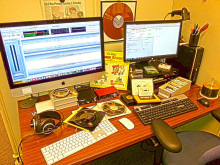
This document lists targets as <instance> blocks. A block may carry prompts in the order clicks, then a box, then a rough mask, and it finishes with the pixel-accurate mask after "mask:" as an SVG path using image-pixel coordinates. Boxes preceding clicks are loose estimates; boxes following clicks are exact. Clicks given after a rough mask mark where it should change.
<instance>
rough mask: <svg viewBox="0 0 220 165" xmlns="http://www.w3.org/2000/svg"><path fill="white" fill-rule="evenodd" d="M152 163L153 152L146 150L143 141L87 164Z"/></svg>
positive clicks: (121, 164) (139, 164) (141, 164)
mask: <svg viewBox="0 0 220 165" xmlns="http://www.w3.org/2000/svg"><path fill="white" fill-rule="evenodd" d="M103 164H104V165H144V164H146V165H152V164H153V152H148V151H144V150H142V148H141V143H138V144H135V145H133V146H130V147H128V148H125V149H123V150H120V151H117V152H115V153H112V154H110V155H107V156H105V157H103V158H100V159H98V160H94V161H92V162H89V163H87V164H86V165H103Z"/></svg>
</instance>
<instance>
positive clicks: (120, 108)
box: [101, 101, 126, 116]
mask: <svg viewBox="0 0 220 165" xmlns="http://www.w3.org/2000/svg"><path fill="white" fill-rule="evenodd" d="M101 108H102V110H103V111H104V112H105V113H106V114H107V116H116V115H121V114H123V113H125V112H126V107H125V106H124V105H122V104H119V103H116V102H114V101H109V102H106V103H103V104H102V106H101Z"/></svg>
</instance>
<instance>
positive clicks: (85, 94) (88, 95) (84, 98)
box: [78, 88, 97, 105]
mask: <svg viewBox="0 0 220 165" xmlns="http://www.w3.org/2000/svg"><path fill="white" fill-rule="evenodd" d="M96 101H97V96H96V94H95V92H94V90H93V89H92V88H88V89H82V90H79V91H78V102H79V105H83V104H89V103H94V102H96Z"/></svg>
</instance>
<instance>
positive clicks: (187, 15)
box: [164, 7, 190, 21]
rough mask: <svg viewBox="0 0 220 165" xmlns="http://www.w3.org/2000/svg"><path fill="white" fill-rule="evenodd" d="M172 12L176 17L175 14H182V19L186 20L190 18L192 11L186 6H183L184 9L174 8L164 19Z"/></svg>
mask: <svg viewBox="0 0 220 165" xmlns="http://www.w3.org/2000/svg"><path fill="white" fill-rule="evenodd" d="M169 14H171V16H172V17H174V16H175V15H180V16H182V21H186V20H190V12H189V11H188V10H187V9H186V8H185V7H183V8H182V10H174V11H172V12H170V13H168V14H167V15H166V16H165V18H164V20H165V19H166V17H167V16H168V15H169Z"/></svg>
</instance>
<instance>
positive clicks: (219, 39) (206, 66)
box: [174, 0, 220, 134]
mask: <svg viewBox="0 0 220 165" xmlns="http://www.w3.org/2000/svg"><path fill="white" fill-rule="evenodd" d="M182 7H186V8H187V9H188V10H189V11H190V14H191V19H190V20H189V21H185V22H184V23H183V28H182V35H183V37H184V39H185V41H187V42H188V41H189V36H190V31H191V28H193V26H194V24H195V23H196V24H197V23H198V24H199V25H200V26H203V25H204V24H206V23H209V28H208V29H207V30H206V31H205V32H204V33H202V35H201V36H200V40H199V46H202V47H204V49H205V51H204V55H203V59H202V63H201V67H200V71H199V75H198V79H197V82H196V84H198V85H200V86H202V85H203V83H204V82H210V81H211V79H212V77H214V78H215V83H216V84H217V85H218V86H220V72H219V71H220V65H219V64H220V56H219V52H220V47H219V43H220V31H219V28H220V22H219V20H220V14H219V10H220V1H219V0H211V1H210V0H175V1H174V10H179V9H182ZM219 94H220V92H219ZM219 127H220V124H219V123H218V122H217V121H216V120H215V119H214V118H213V117H212V116H211V115H208V116H205V117H203V118H201V119H198V120H196V121H193V122H191V123H189V124H186V125H184V126H182V127H180V130H181V131H182V130H184V131H186V130H203V131H207V132H210V133H213V134H217V133H218V130H219Z"/></svg>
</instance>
